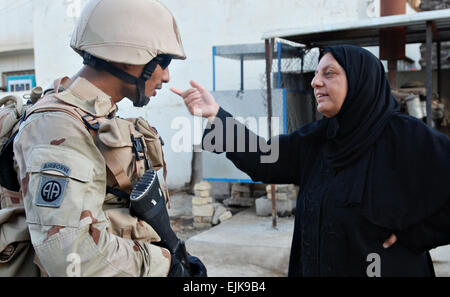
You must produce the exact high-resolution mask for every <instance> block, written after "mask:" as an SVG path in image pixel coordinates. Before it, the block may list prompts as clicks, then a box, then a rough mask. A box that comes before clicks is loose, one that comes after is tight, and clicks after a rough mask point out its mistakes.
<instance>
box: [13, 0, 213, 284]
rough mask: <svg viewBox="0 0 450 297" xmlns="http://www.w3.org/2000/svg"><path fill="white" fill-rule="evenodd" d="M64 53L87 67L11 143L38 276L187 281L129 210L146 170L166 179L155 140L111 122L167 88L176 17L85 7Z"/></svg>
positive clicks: (180, 53) (102, 2)
mask: <svg viewBox="0 0 450 297" xmlns="http://www.w3.org/2000/svg"><path fill="white" fill-rule="evenodd" d="M71 47H72V48H73V49H74V50H75V51H76V52H77V53H79V54H80V55H81V56H82V57H83V59H84V64H85V65H84V66H83V67H82V68H81V70H80V71H79V72H78V73H77V74H76V75H75V76H74V77H72V78H71V79H69V78H68V77H65V78H63V79H59V80H57V81H55V86H54V90H53V93H50V94H47V95H46V96H44V97H43V98H41V99H40V100H39V101H38V102H37V103H36V104H35V105H34V106H33V107H31V108H30V109H28V110H27V112H26V120H25V121H24V122H23V123H22V124H21V127H20V130H19V132H18V135H17V137H16V139H15V142H14V154H15V159H16V161H17V165H18V168H19V174H20V180H21V187H22V194H23V199H24V206H25V211H26V219H27V223H28V227H29V232H30V237H31V241H32V244H33V247H34V249H35V252H36V256H37V263H38V264H39V267H40V268H41V270H42V271H43V272H44V273H46V274H48V275H50V276H66V275H68V276H71V275H81V276H190V274H187V273H186V269H185V267H184V266H183V264H181V262H180V261H178V259H177V258H176V257H175V256H174V255H171V253H170V252H169V251H168V249H166V248H164V247H161V246H159V245H155V244H153V243H155V242H158V241H160V239H161V238H160V236H159V235H158V234H157V233H156V232H155V230H154V229H153V228H152V226H150V225H149V224H147V223H146V222H145V221H141V220H139V219H137V218H135V217H133V216H131V215H130V213H129V209H128V208H127V205H128V202H129V201H128V195H129V193H130V191H131V189H132V188H133V187H134V185H135V184H136V183H137V182H138V180H139V179H140V178H141V177H142V176H143V174H144V173H145V171H146V170H147V169H149V166H150V165H151V167H153V169H155V170H158V169H160V168H164V171H165V162H164V158H163V154H162V149H161V141H160V137H159V135H158V133H157V132H156V130H155V129H154V128H153V127H151V126H150V125H149V124H148V123H147V122H146V121H145V120H144V119H142V118H138V119H126V120H124V119H120V118H118V117H116V112H117V106H116V103H117V102H119V101H121V100H122V99H123V98H124V97H127V98H130V99H131V100H132V101H133V104H134V106H137V107H142V106H144V105H146V104H147V103H148V102H149V100H150V98H149V97H151V96H155V95H156V89H161V87H162V85H163V83H167V82H169V79H170V75H169V68H168V65H169V63H170V61H171V59H185V58H186V57H185V53H184V50H183V46H182V43H181V39H180V35H179V32H178V28H177V24H176V22H175V19H174V17H173V16H172V14H171V12H170V11H169V10H168V9H167V8H166V7H164V6H163V5H162V4H161V3H159V2H157V1H155V0H132V1H123V0H91V1H89V2H88V3H87V5H86V6H85V8H84V10H83V12H82V15H81V17H80V19H79V21H78V23H77V25H76V27H75V29H74V32H73V36H72V40H71ZM147 161H149V162H147ZM165 173H166V172H164V176H165V175H166V174H165ZM189 261H190V262H192V263H191V265H194V266H195V268H196V269H197V272H198V273H197V275H204V274H205V272H206V269H205V268H204V266H203V264H202V263H201V262H200V261H199V260H198V259H197V258H195V257H190V258H189ZM194 276H195V275H194Z"/></svg>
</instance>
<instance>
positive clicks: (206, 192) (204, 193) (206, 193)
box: [194, 190, 211, 198]
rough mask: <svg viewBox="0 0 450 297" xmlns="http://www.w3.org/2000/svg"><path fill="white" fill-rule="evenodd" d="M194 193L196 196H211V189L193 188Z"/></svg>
mask: <svg viewBox="0 0 450 297" xmlns="http://www.w3.org/2000/svg"><path fill="white" fill-rule="evenodd" d="M194 194H195V196H197V197H205V198H206V197H211V191H210V190H194Z"/></svg>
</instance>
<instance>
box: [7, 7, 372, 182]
mask: <svg viewBox="0 0 450 297" xmlns="http://www.w3.org/2000/svg"><path fill="white" fill-rule="evenodd" d="M22 1H26V0H22ZM22 1H20V0H19V1H17V2H18V3H19V2H22ZM29 1H32V16H33V17H32V22H31V23H32V27H33V30H32V36H33V41H34V49H35V65H36V67H35V69H36V79H37V84H38V85H41V86H43V87H47V86H49V85H50V84H51V83H52V81H53V80H54V79H55V78H57V77H59V76H63V75H69V76H71V75H73V74H74V73H76V72H77V70H78V69H79V68H80V66H81V64H82V60H81V58H80V57H79V56H78V55H77V54H76V53H74V52H73V51H72V50H71V49H70V47H69V41H70V36H71V33H72V29H73V27H74V25H75V23H76V19H77V17H78V15H79V13H80V11H81V7H82V6H83V4H84V3H85V2H86V0H28V2H27V3H31V2H29ZM10 2H11V3H12V2H13V1H12V0H11V1H10ZM161 2H162V3H164V4H165V5H166V6H167V7H168V8H169V9H170V10H171V11H172V12H173V14H174V16H175V18H176V19H177V22H178V25H179V28H180V31H181V35H182V39H183V43H184V46H185V50H186V53H187V56H188V59H187V60H186V61H174V62H172V64H171V67H170V70H171V82H170V83H169V86H176V87H179V88H187V87H189V84H188V82H189V80H190V79H195V80H197V81H198V82H199V83H201V84H203V85H204V86H206V87H207V88H212V46H214V45H228V44H240V43H253V42H262V40H261V39H260V36H261V34H262V32H264V31H267V30H269V29H270V30H272V29H276V28H286V27H294V26H312V25H318V24H325V23H334V22H342V21H347V20H355V19H358V18H362V17H367V16H368V5H369V4H370V3H369V2H370V1H367V0H344V1H335V0H317V1H307V0H289V1H286V0H285V1H271V0H214V1H211V0H195V1H179V0H162V1H161ZM8 3H9V2H8ZM376 3H377V1H375V4H376ZM2 5H3V3H2ZM2 5H0V11H1V9H2V8H1V7H2ZM27 5H29V4H27ZM28 15H29V14H28ZM27 34H28V36H30V35H29V34H31V33H27ZM19 35H20V34H19ZM25 35H26V34H25ZM25 39H29V38H25ZM239 66H240V65H239V62H235V61H230V60H226V59H223V58H217V59H216V83H217V89H218V90H237V89H239V86H240V81H239ZM264 71H265V65H264V62H263V61H256V62H246V64H245V78H246V80H245V87H246V89H260V88H263V87H264V79H263V76H264ZM168 89H169V88H168V87H167V86H166V87H165V88H164V90H162V91H161V92H159V93H158V96H157V97H156V98H153V100H152V101H151V102H150V104H149V105H148V106H147V107H145V108H142V109H136V108H134V107H132V105H131V104H130V103H129V102H127V101H125V100H123V102H120V103H119V109H120V111H119V114H120V115H121V116H138V115H142V116H144V117H145V118H146V119H147V120H149V122H150V123H151V124H153V125H154V126H156V128H157V129H158V131H159V132H160V134H161V135H162V136H163V138H164V139H165V141H166V146H165V156H166V159H167V165H168V169H169V176H168V182H169V186H170V187H172V188H173V187H180V186H182V185H184V184H185V183H187V182H189V180H190V174H191V159H192V153H189V152H182V153H181V152H175V150H174V149H173V148H171V147H170V143H171V141H170V140H171V138H173V136H174V135H175V134H176V133H177V131H178V130H177V129H176V128H173V126H172V124H173V118H174V117H177V116H184V117H187V118H189V119H190V121H191V122H193V120H192V117H191V116H190V115H189V114H188V112H187V110H186V109H185V107H184V105H183V103H182V101H181V100H180V98H178V97H177V96H175V95H173V94H172V93H171V92H170V91H169V90H168ZM200 132H201V131H200V130H197V131H195V132H193V133H194V134H199V133H200Z"/></svg>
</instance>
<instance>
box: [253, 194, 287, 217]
mask: <svg viewBox="0 0 450 297" xmlns="http://www.w3.org/2000/svg"><path fill="white" fill-rule="evenodd" d="M255 205H256V215H257V216H262V217H264V216H270V215H272V200H269V199H267V198H266V197H261V198H258V199H256V201H255ZM276 207H277V215H278V216H280V217H284V216H289V215H291V214H293V213H294V212H295V201H292V200H280V201H278V200H277V204H276Z"/></svg>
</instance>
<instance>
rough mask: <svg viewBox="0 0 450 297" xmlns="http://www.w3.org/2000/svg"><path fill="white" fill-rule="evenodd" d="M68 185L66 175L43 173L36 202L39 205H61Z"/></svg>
mask: <svg viewBox="0 0 450 297" xmlns="http://www.w3.org/2000/svg"><path fill="white" fill-rule="evenodd" d="M44 165H45V164H44ZM53 170H54V169H53ZM66 186H67V178H65V177H56V176H46V175H42V176H41V179H40V181H39V187H38V190H37V193H36V203H35V204H36V205H37V206H46V207H55V208H56V207H60V206H61V203H62V200H63V198H64V192H65V190H66Z"/></svg>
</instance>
